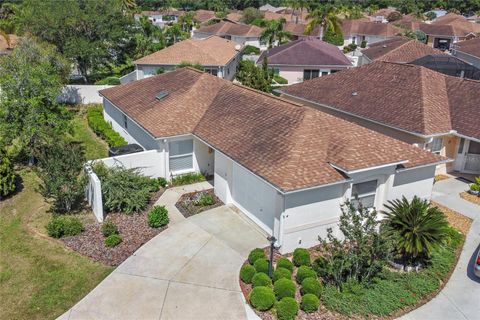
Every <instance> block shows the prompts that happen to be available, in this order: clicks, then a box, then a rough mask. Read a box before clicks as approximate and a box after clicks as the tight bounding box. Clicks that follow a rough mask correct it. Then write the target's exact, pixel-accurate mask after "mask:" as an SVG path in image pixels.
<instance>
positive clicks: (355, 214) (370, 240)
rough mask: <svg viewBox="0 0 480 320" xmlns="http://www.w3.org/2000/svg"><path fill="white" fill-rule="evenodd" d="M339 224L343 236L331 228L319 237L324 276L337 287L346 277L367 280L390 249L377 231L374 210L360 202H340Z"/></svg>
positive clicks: (389, 245)
mask: <svg viewBox="0 0 480 320" xmlns="http://www.w3.org/2000/svg"><path fill="white" fill-rule="evenodd" d="M341 209H342V214H341V216H340V223H339V228H340V231H341V232H342V233H343V236H344V238H343V239H339V238H337V237H335V236H334V235H333V230H332V229H331V228H329V229H328V231H327V237H326V238H321V237H319V241H320V243H321V245H322V247H323V249H324V250H325V252H326V254H325V255H324V256H325V261H324V265H323V266H322V267H323V268H324V269H323V274H324V280H326V281H327V282H330V283H332V284H333V285H335V286H337V287H338V288H341V287H342V284H344V283H345V282H346V281H347V280H350V279H352V280H355V281H357V282H367V281H369V280H371V279H372V278H373V277H375V275H377V274H378V273H379V272H380V271H381V270H382V268H383V266H384V265H385V263H386V261H387V258H388V257H389V255H390V252H391V244H390V241H388V239H387V237H386V235H385V234H384V233H383V232H381V231H380V221H378V219H377V212H376V211H375V210H372V209H369V208H365V207H363V206H362V205H361V204H360V205H359V206H358V207H356V206H354V205H353V203H351V202H349V201H347V202H346V203H345V204H343V205H342V206H341Z"/></svg>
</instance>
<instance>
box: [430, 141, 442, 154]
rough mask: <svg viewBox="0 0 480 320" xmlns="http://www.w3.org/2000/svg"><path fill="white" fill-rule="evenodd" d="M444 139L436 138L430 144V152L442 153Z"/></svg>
mask: <svg viewBox="0 0 480 320" xmlns="http://www.w3.org/2000/svg"><path fill="white" fill-rule="evenodd" d="M442 143H443V139H442V138H434V139H433V141H432V143H431V144H430V151H431V152H433V153H440V151H441V150H442Z"/></svg>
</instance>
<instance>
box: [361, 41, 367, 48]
mask: <svg viewBox="0 0 480 320" xmlns="http://www.w3.org/2000/svg"><path fill="white" fill-rule="evenodd" d="M366 47H367V40H362V43H361V44H360V48H366Z"/></svg>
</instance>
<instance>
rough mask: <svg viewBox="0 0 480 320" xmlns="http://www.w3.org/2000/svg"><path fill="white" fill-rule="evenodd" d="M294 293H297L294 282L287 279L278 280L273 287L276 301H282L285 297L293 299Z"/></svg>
mask: <svg viewBox="0 0 480 320" xmlns="http://www.w3.org/2000/svg"><path fill="white" fill-rule="evenodd" d="M295 291H297V286H296V285H295V282H293V281H292V280H289V279H279V280H278V281H277V282H275V284H274V285H273V292H274V293H275V297H277V300H282V299H283V298H285V297H291V298H295Z"/></svg>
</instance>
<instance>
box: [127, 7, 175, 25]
mask: <svg viewBox="0 0 480 320" xmlns="http://www.w3.org/2000/svg"><path fill="white" fill-rule="evenodd" d="M184 14H185V12H184V11H181V10H176V9H168V10H162V11H142V12H141V13H135V14H134V15H133V17H134V19H135V20H136V21H139V20H140V18H141V17H144V16H146V17H148V20H150V21H151V22H152V23H153V24H154V25H157V26H160V27H162V28H163V27H164V26H165V25H168V24H171V23H175V22H178V19H179V17H181V16H182V15H184Z"/></svg>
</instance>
